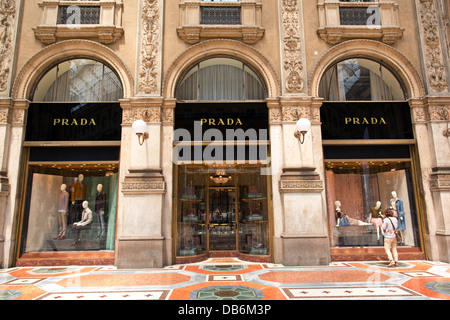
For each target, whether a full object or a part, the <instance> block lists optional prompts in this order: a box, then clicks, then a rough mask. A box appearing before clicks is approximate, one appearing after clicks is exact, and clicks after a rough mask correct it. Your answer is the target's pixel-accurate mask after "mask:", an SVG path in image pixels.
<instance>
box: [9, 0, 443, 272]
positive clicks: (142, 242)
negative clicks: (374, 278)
mask: <svg viewBox="0 0 450 320" xmlns="http://www.w3.org/2000/svg"><path fill="white" fill-rule="evenodd" d="M66 2H67V1H65V2H64V3H63V4H60V3H59V1H53V2H45V3H44V2H41V1H39V0H35V1H27V2H26V4H25V3H24V2H22V1H17V2H15V1H9V2H6V3H5V4H2V6H4V8H1V9H2V11H1V12H2V15H3V16H4V17H5V18H4V21H5V23H3V24H2V26H3V29H2V30H3V33H2V34H3V35H4V37H3V38H2V39H3V43H4V44H5V45H4V46H3V49H2V50H3V56H4V57H6V58H7V59H8V62H9V64H10V65H11V68H7V67H4V62H6V60H4V61H2V64H1V66H2V78H1V79H2V80H4V81H3V82H2V83H4V86H2V87H0V89H1V90H3V91H1V92H0V94H1V99H0V102H1V105H0V106H1V112H2V113H1V115H2V117H1V118H0V120H1V123H0V129H1V135H0V138H1V139H2V142H3V143H2V145H3V146H4V148H3V149H2V150H0V156H1V157H0V163H1V165H2V167H1V197H0V215H1V217H0V227H1V228H0V230H2V232H3V233H2V234H1V238H0V244H1V246H0V254H1V260H0V261H1V264H2V267H9V266H16V265H17V266H24V265H36V264H37V265H39V264H40V265H44V264H46V265H61V264H87V263H95V264H114V265H116V266H117V267H119V268H144V267H161V266H165V265H172V264H178V263H190V262H197V261H202V260H205V259H208V258H210V257H239V258H241V259H243V260H248V261H262V262H275V263H282V264H284V265H326V264H328V263H330V262H331V261H336V260H348V259H351V260H370V259H383V257H384V251H383V248H382V246H383V243H382V242H383V237H382V234H381V230H380V228H379V222H380V219H381V218H382V214H383V212H384V210H385V209H387V208H389V207H393V208H395V209H396V210H397V212H398V215H399V219H400V221H401V225H402V233H403V238H404V241H403V243H402V244H401V245H400V249H399V250H400V254H401V258H404V259H430V260H442V261H447V262H448V261H449V257H450V253H449V252H450V251H449V245H450V236H449V233H450V231H449V229H448V227H447V226H448V224H449V221H450V210H448V204H449V203H450V202H449V201H450V191H449V187H448V181H449V179H448V170H449V169H448V168H449V167H450V162H449V161H450V160H449V159H450V145H449V140H448V139H449V133H448V121H449V120H450V115H449V112H450V111H449V110H450V95H449V86H448V81H449V80H448V74H449V73H448V72H449V71H450V70H449V68H450V67H449V65H448V62H446V61H448V34H445V33H444V32H441V33H439V32H437V33H436V32H435V31H434V30H446V29H445V28H444V27H442V28H439V26H444V25H445V21H447V23H448V18H445V17H443V16H442V15H440V14H438V13H439V12H448V7H447V4H446V3H445V1H444V2H442V1H422V0H416V1H412V2H411V1H406V0H398V1H387V2H386V1H379V2H375V3H370V4H368V3H366V1H361V2H357V3H356V4H355V3H347V2H346V1H340V2H339V1H329V0H324V1H317V2H315V1H264V0H261V1H260V0H251V1H219V2H211V1H191V0H189V1H188V0H185V1H177V0H171V1H150V0H143V1H139V2H136V3H133V4H128V3H122V1H99V2H98V3H95V5H92V3H82V4H77V3H74V4H73V6H72V7H70V6H68V5H67V4H68V2H67V3H66ZM377 8H378V9H377ZM380 8H382V9H383V10H380ZM369 9H373V11H369ZM36 10H40V12H41V15H40V16H39V15H32V14H31V13H32V12H33V11H36ZM335 10H337V16H338V17H340V23H335V24H333V23H332V19H334V17H336V12H335ZM377 10H379V11H377ZM362 11H364V14H363V13H362ZM371 12H372V14H371ZM415 12H418V13H417V15H416V13H415ZM174 13H177V14H174ZM274 13H276V14H274ZM401 14H404V15H406V16H407V17H403V16H402V19H399V17H400V15H401ZM25 17H26V18H25ZM52 19H55V21H54V22H53V20H52ZM61 19H62V20H61ZM73 19H75V20H74V21H75V22H76V23H75V25H73V21H72V20H73ZM77 19H79V20H77ZM355 19H356V20H355ZM358 19H359V20H358ZM361 19H364V21H371V22H370V23H367V24H365V23H363V22H364V21H362V20H361ZM377 19H378V20H377ZM445 19H447V20H445ZM63 20H64V21H66V23H64V21H63ZM69 20H70V21H71V22H70V23H69ZM360 20H361V21H360ZM336 25H339V26H338V27H336ZM299 119H306V120H308V122H309V124H310V129H309V130H308V131H307V132H306V134H305V135H304V136H302V135H301V134H300V135H298V134H297V128H296V123H297V121H298V120H299ZM138 120H140V121H141V122H142V121H143V123H145V128H144V132H142V133H146V134H145V135H144V134H142V135H141V134H139V135H137V134H136V132H137V131H136V121H138ZM139 133H141V132H139ZM299 137H300V138H299Z"/></svg>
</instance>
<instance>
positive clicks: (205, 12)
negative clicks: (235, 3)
mask: <svg viewBox="0 0 450 320" xmlns="http://www.w3.org/2000/svg"><path fill="white" fill-rule="evenodd" d="M200 23H201V24H241V7H201V20H200Z"/></svg>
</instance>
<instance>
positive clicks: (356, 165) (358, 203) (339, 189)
mask: <svg viewBox="0 0 450 320" xmlns="http://www.w3.org/2000/svg"><path fill="white" fill-rule="evenodd" d="M326 182H327V198H328V218H329V226H330V235H331V237H330V238H331V245H332V247H363V246H364V247H370V246H383V230H382V227H381V225H382V223H383V219H384V218H385V211H386V209H394V210H395V214H394V216H396V218H397V219H398V222H399V227H398V229H399V230H400V232H401V234H402V237H403V242H401V243H399V245H400V246H406V247H414V246H416V247H417V246H420V233H419V227H418V212H417V205H416V199H415V190H414V183H413V177H412V167H411V162H409V161H380V160H378V161H350V160H347V161H339V162H332V161H329V162H326Z"/></svg>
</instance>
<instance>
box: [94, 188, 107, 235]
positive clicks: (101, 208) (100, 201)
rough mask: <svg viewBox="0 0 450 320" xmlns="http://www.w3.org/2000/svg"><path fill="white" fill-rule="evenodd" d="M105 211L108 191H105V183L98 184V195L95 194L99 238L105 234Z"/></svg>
mask: <svg viewBox="0 0 450 320" xmlns="http://www.w3.org/2000/svg"><path fill="white" fill-rule="evenodd" d="M105 211H106V193H104V192H103V185H101V184H99V185H97V195H96V196H95V216H96V217H97V224H98V233H97V238H100V237H103V236H104V235H105V217H104V216H105Z"/></svg>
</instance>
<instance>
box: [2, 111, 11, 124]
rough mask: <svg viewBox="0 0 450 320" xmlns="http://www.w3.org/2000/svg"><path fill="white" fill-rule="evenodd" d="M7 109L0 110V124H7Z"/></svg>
mask: <svg viewBox="0 0 450 320" xmlns="http://www.w3.org/2000/svg"><path fill="white" fill-rule="evenodd" d="M8 113H9V108H0V124H7V123H8Z"/></svg>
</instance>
